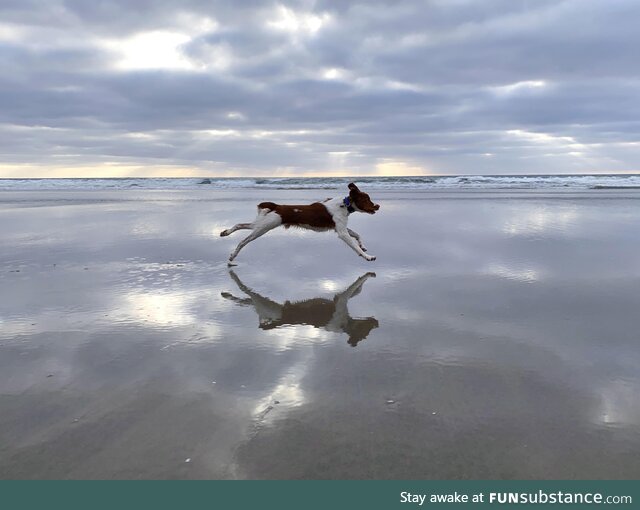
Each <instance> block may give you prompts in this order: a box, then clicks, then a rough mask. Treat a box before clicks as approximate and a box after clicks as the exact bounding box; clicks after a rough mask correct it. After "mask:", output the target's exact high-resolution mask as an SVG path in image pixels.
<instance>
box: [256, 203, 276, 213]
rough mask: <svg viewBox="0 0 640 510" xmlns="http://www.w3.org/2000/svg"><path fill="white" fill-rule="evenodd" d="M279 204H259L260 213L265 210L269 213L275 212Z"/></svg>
mask: <svg viewBox="0 0 640 510" xmlns="http://www.w3.org/2000/svg"><path fill="white" fill-rule="evenodd" d="M276 207H278V206H277V204H274V203H273V202H261V203H259V204H258V212H263V209H268V210H269V211H275V210H276Z"/></svg>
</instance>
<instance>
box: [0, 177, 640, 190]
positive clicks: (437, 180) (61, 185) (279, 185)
mask: <svg viewBox="0 0 640 510" xmlns="http://www.w3.org/2000/svg"><path fill="white" fill-rule="evenodd" d="M352 181H354V182H357V183H358V184H362V185H363V186H365V187H366V188H367V189H389V190H416V191H418V190H456V189H488V190H490V189H550V188H565V189H638V188H640V174H611V175H440V176H433V175H429V176H412V177H389V176H386V177H255V178H253V177H238V178H219V177H200V178H192V177H185V178H166V177H165V178H157V177H153V178H111V179H102V178H73V179H0V190H22V191H35V190H48V191H53V190H109V189H136V190H140V189H149V190H196V189H241V188H257V189H341V188H343V187H345V186H346V185H347V184H348V183H349V182H352Z"/></svg>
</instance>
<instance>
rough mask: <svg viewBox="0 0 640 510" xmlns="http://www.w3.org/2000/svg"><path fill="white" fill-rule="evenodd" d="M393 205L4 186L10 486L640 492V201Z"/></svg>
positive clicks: (295, 195) (603, 192)
mask: <svg viewBox="0 0 640 510" xmlns="http://www.w3.org/2000/svg"><path fill="white" fill-rule="evenodd" d="M371 195H372V199H373V200H374V201H375V202H376V203H379V204H380V205H381V209H380V211H379V212H378V213H377V214H375V215H373V216H369V215H365V214H354V215H352V216H351V218H350V220H349V221H350V223H349V226H350V228H352V229H354V230H356V231H357V232H358V233H360V235H361V236H362V238H363V241H364V243H365V245H366V246H367V248H368V250H369V253H370V254H373V255H375V256H376V257H377V260H376V261H374V262H366V261H365V260H363V259H362V258H360V257H357V256H356V255H355V254H354V253H353V252H352V251H351V250H350V249H349V248H348V247H347V246H346V245H345V244H344V243H343V242H342V241H340V240H339V239H338V238H337V236H336V235H335V234H334V233H314V232H303V231H300V230H296V229H290V230H288V231H287V230H285V229H277V230H274V231H272V232H270V233H268V234H267V235H265V236H264V237H262V238H260V239H258V240H257V241H255V242H253V243H251V244H249V245H248V246H247V247H246V248H245V249H244V250H243V251H242V252H241V253H240V255H239V256H238V258H237V260H236V262H237V263H238V266H237V267H234V268H232V269H229V268H228V267H227V257H228V255H229V253H230V252H231V251H232V250H233V248H234V247H235V246H236V244H237V243H238V242H239V241H240V240H241V239H242V238H243V237H244V236H245V235H246V231H244V232H243V231H239V232H236V233H235V234H233V235H232V236H230V237H226V238H221V237H219V232H220V231H221V230H223V229H225V228H229V227H231V226H233V225H234V224H235V223H239V222H247V221H251V220H252V219H253V218H254V216H255V212H256V209H255V206H256V204H257V203H258V202H261V201H263V200H269V201H273V202H281V203H290V204H295V203H309V202H312V201H315V200H322V199H324V198H327V197H330V196H336V192H335V191H332V190H318V189H299V190H298V189H289V190H281V189H273V190H268V191H265V190H261V191H258V190H251V189H243V190H232V189H231V190H223V191H218V190H211V189H207V190H202V191H200V190H186V191H180V190H177V191H176V190H164V191H163V190H115V191H109V190H99V191H2V192H0V242H1V246H2V248H1V249H0V287H1V288H2V293H1V296H0V478H2V479H24V478H28V479H34V478H35V479H41V478H47V479H49V478H54V479H76V478H81V479H95V478H99V479H122V478H127V479H128V478H134V479H637V478H640V400H639V399H638V394H640V342H639V334H638V331H639V330H640V318H639V316H638V310H640V293H639V292H638V289H639V288H640V257H639V256H638V253H639V250H640V235H639V234H638V219H639V214H638V212H639V206H640V190H627V191H622V190H608V189H599V190H579V191H563V190H543V191H536V190H496V191H491V190H466V191H451V190H441V191H433V190H431V191H424V190H422V191H410V190H405V191H389V190H380V191H376V192H372V193H371Z"/></svg>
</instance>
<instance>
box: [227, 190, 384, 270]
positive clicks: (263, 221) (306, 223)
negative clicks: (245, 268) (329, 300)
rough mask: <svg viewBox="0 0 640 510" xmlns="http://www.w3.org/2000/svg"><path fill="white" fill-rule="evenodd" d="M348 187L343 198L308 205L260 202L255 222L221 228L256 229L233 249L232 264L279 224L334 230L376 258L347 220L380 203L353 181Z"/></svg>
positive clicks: (369, 211)
mask: <svg viewBox="0 0 640 510" xmlns="http://www.w3.org/2000/svg"><path fill="white" fill-rule="evenodd" d="M348 188H349V194H348V195H347V196H346V197H344V198H328V199H327V200H325V201H324V202H315V203H313V204H309V205H281V204H274V203H273V202H262V203H261V204H258V216H257V217H256V219H255V220H254V221H253V223H238V224H237V225H234V226H233V227H231V228H228V229H226V230H223V231H222V232H220V236H221V237H225V236H228V235H230V234H233V233H234V232H235V231H236V230H252V231H253V232H251V234H249V235H248V236H247V237H245V238H244V239H243V240H242V241H240V243H239V244H238V246H236V249H235V250H234V251H233V252H232V253H231V255H230V256H229V265H234V264H233V260H234V259H235V258H236V257H237V256H238V253H240V250H242V248H244V247H245V246H246V245H247V244H249V243H250V242H251V241H254V240H256V239H258V237H260V236H262V235H264V234H266V233H267V232H269V230H272V229H274V228H276V227H279V226H280V225H284V228H289V227H300V228H306V229H309V230H315V231H317V232H325V231H328V230H335V231H336V233H337V234H338V237H339V238H340V239H342V240H343V241H344V242H345V243H347V246H349V248H351V249H352V250H353V251H355V252H356V253H357V254H358V255H360V256H361V257H363V258H364V259H365V260H368V261H373V260H376V257H374V256H373V255H368V254H367V253H365V252H366V251H367V249H366V248H365V247H364V245H363V244H362V241H361V239H360V235H359V234H358V233H357V232H354V231H353V230H351V229H350V228H347V220H348V219H349V215H350V214H351V213H353V212H363V213H367V214H375V213H376V211H377V210H378V209H380V206H379V205H378V204H374V203H373V202H372V201H371V198H369V195H367V194H366V193H365V192H363V191H360V190H359V189H358V186H356V185H355V184H354V183H349V185H348Z"/></svg>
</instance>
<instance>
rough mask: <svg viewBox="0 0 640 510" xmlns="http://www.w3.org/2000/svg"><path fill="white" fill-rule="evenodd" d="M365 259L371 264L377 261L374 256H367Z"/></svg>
mask: <svg viewBox="0 0 640 510" xmlns="http://www.w3.org/2000/svg"><path fill="white" fill-rule="evenodd" d="M364 258H365V260H367V261H369V262H373V261H374V260H376V258H375V257H374V256H373V255H365V257H364Z"/></svg>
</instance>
